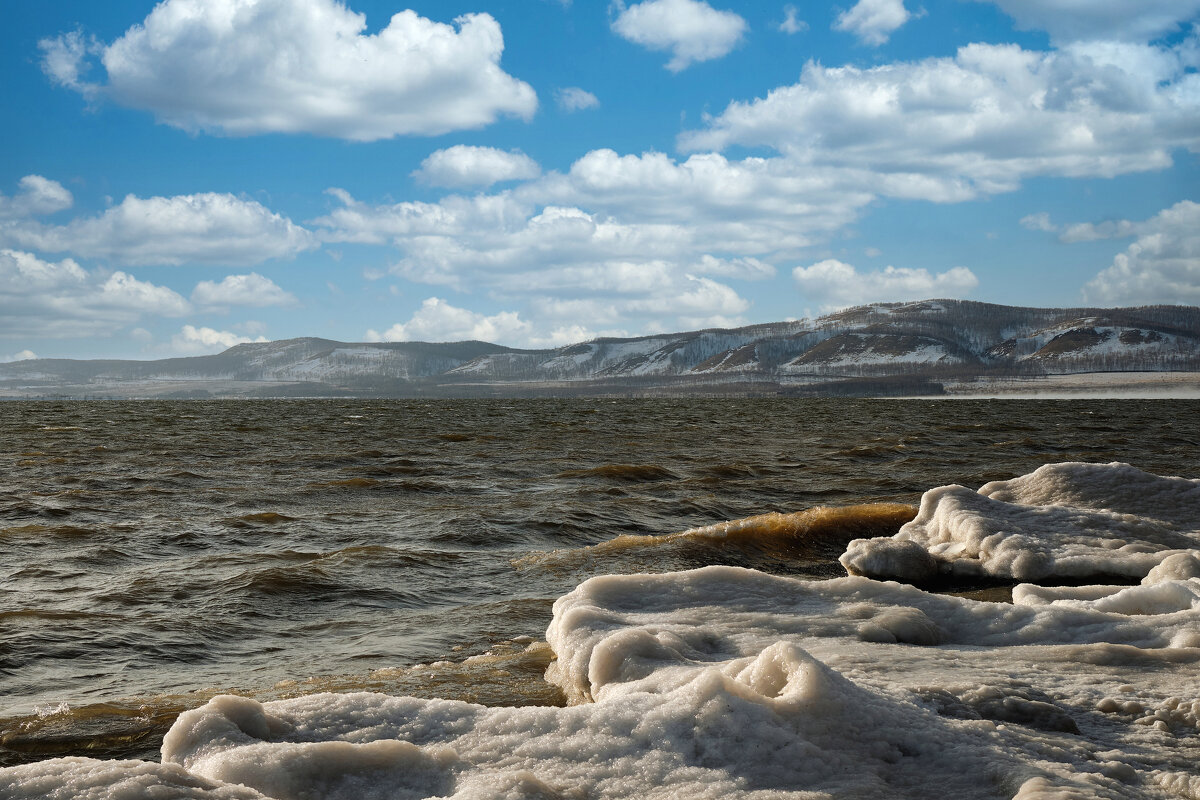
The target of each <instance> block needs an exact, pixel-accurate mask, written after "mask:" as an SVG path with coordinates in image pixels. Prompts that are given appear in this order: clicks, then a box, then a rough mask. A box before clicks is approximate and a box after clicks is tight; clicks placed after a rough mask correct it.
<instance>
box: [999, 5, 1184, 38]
mask: <svg viewBox="0 0 1200 800" xmlns="http://www.w3.org/2000/svg"><path fill="white" fill-rule="evenodd" d="M982 1H983V2H993V3H995V5H997V6H999V7H1000V8H1001V9H1002V10H1003V11H1004V12H1005V13H1006V14H1008V15H1009V16H1011V17H1013V18H1014V19H1015V20H1016V21H1017V23H1018V24H1020V25H1021V26H1022V27H1024V28H1033V29H1037V30H1044V31H1047V32H1048V33H1049V34H1050V35H1051V36H1053V37H1054V38H1055V39H1056V40H1060V41H1069V40H1087V39H1092V40H1123V41H1133V42H1148V41H1151V40H1153V39H1154V38H1156V37H1158V36H1161V35H1163V34H1167V33H1171V32H1172V31H1175V30H1177V29H1178V28H1179V27H1180V25H1181V24H1182V23H1186V22H1188V21H1190V20H1193V19H1194V18H1195V16H1196V14H1197V13H1200V0H1104V2H1088V0H982Z"/></svg>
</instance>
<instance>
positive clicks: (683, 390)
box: [0, 372, 1200, 402]
mask: <svg viewBox="0 0 1200 800" xmlns="http://www.w3.org/2000/svg"><path fill="white" fill-rule="evenodd" d="M632 383H633V382H628V383H627V382H625V381H622V380H620V379H613V380H607V381H594V380H581V381H494V382H489V381H473V382H470V383H466V382H463V383H446V382H434V381H430V382H422V383H416V384H413V385H411V386H408V387H405V389H404V390H400V391H392V392H387V391H362V390H361V389H358V390H351V389H349V388H347V389H345V390H343V391H338V390H337V387H331V386H329V385H325V384H314V383H305V382H302V381H291V382H288V381H222V380H190V381H189V380H147V381H128V382H114V383H108V384H105V383H96V384H92V385H79V386H61V387H54V391H45V389H43V387H36V386H23V387H0V400H26V401H34V400H40V401H59V402H64V401H76V402H79V401H95V400H220V399H226V400H232V399H248V400H255V399H257V400H267V399H278V400H284V399H347V400H354V399H357V400H381V399H407V400H421V399H514V400H515V399H523V398H562V399H570V398H579V399H586V398H601V399H605V398H607V399H619V398H655V397H662V398H682V397H718V398H719V397H729V398H754V397H758V398H769V397H808V398H837V397H842V398H860V399H909V400H911V399H921V400H985V399H1002V400H1051V399H1064V400H1099V399H1130V400H1136V399H1146V400H1153V399H1178V400H1189V399H1192V400H1194V399H1200V372H1081V373H1070V374H1064V375H1045V376H1037V377H1004V378H997V377H979V378H973V379H953V380H952V379H943V380H941V381H938V380H937V379H934V378H921V379H917V378H913V379H910V380H907V381H901V382H896V383H890V382H889V381H888V380H886V379H878V380H875V379H858V378H843V379H826V380H821V381H808V382H803V383H800V382H796V383H791V382H788V383H783V382H779V381H774V380H762V381H754V380H748V381H730V382H728V383H724V384H721V383H712V382H709V381H703V382H702V381H693V380H689V379H687V378H677V379H674V380H672V379H664V380H659V381H652V382H645V381H639V382H637V385H631V384H632ZM45 388H49V387H45ZM913 388H916V389H918V390H917V391H911V390H912V389H913ZM331 389H333V391H331ZM906 390H907V391H906Z"/></svg>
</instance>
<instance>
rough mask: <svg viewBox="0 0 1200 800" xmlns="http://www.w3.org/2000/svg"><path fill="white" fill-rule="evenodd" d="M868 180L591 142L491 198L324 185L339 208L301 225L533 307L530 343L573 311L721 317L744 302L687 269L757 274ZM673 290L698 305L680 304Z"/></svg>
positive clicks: (636, 318) (457, 284)
mask: <svg viewBox="0 0 1200 800" xmlns="http://www.w3.org/2000/svg"><path fill="white" fill-rule="evenodd" d="M871 182H872V176H870V175H869V174H866V173H854V172H851V171H846V170H835V169H828V168H809V167H805V166H804V165H800V166H799V167H797V166H796V165H794V164H792V163H790V162H787V161H785V160H783V159H763V158H751V159H744V160H741V161H730V160H729V159H726V158H725V157H724V156H721V155H719V154H705V155H696V156H692V157H690V158H688V159H687V160H686V161H684V162H677V161H675V160H674V159H672V158H670V157H669V156H667V155H664V154H662V153H653V152H651V153H644V154H642V155H640V156H633V155H629V156H621V155H618V154H617V153H615V152H613V151H611V150H598V151H593V152H591V153H588V154H587V155H585V156H584V157H582V158H580V159H579V160H578V161H576V162H575V164H573V165H572V167H571V168H570V170H568V171H567V172H566V173H565V174H563V173H550V174H548V175H545V176H543V177H541V178H539V179H537V180H534V181H531V182H528V183H525V184H522V185H520V186H517V187H515V188H513V189H510V190H508V191H505V192H501V193H498V194H493V195H475V196H472V197H464V196H460V195H452V196H449V197H446V198H443V199H442V200H441V201H439V202H437V203H420V202H403V203H395V204H384V205H371V204H367V203H363V202H360V201H357V200H355V199H354V198H353V197H351V196H350V195H349V194H347V193H346V192H343V191H340V190H334V191H333V192H332V194H333V196H334V197H336V198H337V199H338V200H339V201H340V203H341V206H340V207H339V208H335V209H333V210H332V211H331V212H330V213H329V214H328V215H326V216H324V217H322V218H320V219H316V220H313V221H312V223H311V224H312V225H314V226H315V227H317V228H319V229H320V235H321V236H322V238H323V239H324V240H325V241H329V242H333V241H352V242H361V243H373V244H386V243H391V244H393V245H394V246H395V247H396V248H397V249H398V251H399V257H398V259H397V260H396V261H395V262H394V263H393V264H392V265H391V268H390V270H391V271H392V272H393V273H395V274H397V275H400V276H403V277H405V278H407V279H409V280H413V281H417V282H423V283H427V284H433V285H444V286H448V287H452V288H454V289H456V290H458V291H462V292H472V291H486V292H488V293H489V294H490V295H491V296H493V297H496V298H501V299H505V300H504V301H505V302H521V301H523V302H525V303H526V306H525V307H527V308H534V307H536V308H537V309H538V312H539V313H538V315H537V319H538V321H539V328H538V330H536V331H534V332H533V333H531V334H530V336H531V339H530V340H531V341H532V340H533V338H534V337H540V338H541V339H545V338H546V336H547V334H546V332H545V328H544V325H549V326H551V327H563V326H570V325H572V324H574V323H576V322H577V321H578V320H579V319H587V320H588V324H589V325H590V326H595V327H600V326H603V327H605V329H616V328H621V329H635V330H640V331H644V330H646V329H647V328H648V327H651V326H653V327H655V328H656V329H660V330H662V329H665V330H671V329H679V328H681V327H695V326H696V324H697V323H699V324H703V325H708V324H727V323H728V322H729V321H730V320H733V319H736V318H737V317H738V316H739V315H740V314H742V313H744V312H745V309H746V308H747V306H746V305H745V301H744V300H743V299H742V298H741V297H740V296H738V292H737V290H736V289H735V288H734V286H732V285H730V286H725V285H724V283H722V284H720V286H723V287H724V288H720V287H719V286H714V285H712V284H698V283H696V281H695V279H693V278H691V277H689V276H696V278H711V279H718V280H722V281H725V279H730V280H759V279H763V278H768V277H770V276H771V275H773V274H774V270H775V268H774V266H773V264H775V263H778V262H779V261H780V260H785V259H786V260H791V261H792V262H793V263H795V259H797V258H799V257H801V255H802V254H803V253H804V252H805V249H806V248H808V247H810V246H811V245H812V244H813V243H814V240H816V239H820V238H823V237H825V236H828V235H829V234H830V232H831V231H833V230H836V229H837V228H839V227H841V226H844V225H845V224H848V223H849V222H851V221H853V219H854V218H855V215H856V213H857V212H858V210H859V209H860V208H862V207H864V206H865V205H867V204H868V203H870V202H871V200H872V198H873V197H874V196H875V195H874V194H873V191H872V189H873V187H871V186H870V183H871ZM701 288H704V291H699V289H701ZM683 295H688V296H689V297H695V298H697V299H698V300H700V301H702V302H703V303H704V304H706V305H705V308H704V309H697V308H684V307H683V306H682V305H680V304H679V303H677V302H675V301H677V300H678V298H679V297H681V296H683ZM585 301H586V302H588V303H592V304H593V305H589V306H588V307H586V308H583V307H576V308H575V309H574V310H570V311H568V310H566V309H567V308H568V304H571V303H579V302H585ZM639 301H645V302H639Z"/></svg>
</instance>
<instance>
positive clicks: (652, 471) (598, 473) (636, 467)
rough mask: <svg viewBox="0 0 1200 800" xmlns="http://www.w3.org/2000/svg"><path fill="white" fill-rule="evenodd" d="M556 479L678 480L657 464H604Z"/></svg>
mask: <svg viewBox="0 0 1200 800" xmlns="http://www.w3.org/2000/svg"><path fill="white" fill-rule="evenodd" d="M554 477H556V478H607V479H608V480H617V481H669V480H674V479H676V478H678V477H679V476H677V475H676V474H675V473H674V472H671V470H669V469H667V468H666V467H660V466H658V465H657V464H605V465H604V466H601V467H593V468H591V469H569V470H567V471H565V472H560V473H558V474H557V475H555V476H554Z"/></svg>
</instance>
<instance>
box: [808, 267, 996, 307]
mask: <svg viewBox="0 0 1200 800" xmlns="http://www.w3.org/2000/svg"><path fill="white" fill-rule="evenodd" d="M792 277H793V278H794V279H795V281H796V285H797V286H798V287H799V288H800V291H801V292H802V293H803V295H804V297H805V299H806V300H807V301H809V302H815V303H817V304H819V305H820V307H821V310H822V311H833V310H835V309H839V308H845V307H847V306H856V305H862V304H864V303H872V302H890V301H902V300H922V299H926V298H930V297H944V298H961V297H964V296H966V295H967V294H969V293H970V292H971V290H973V289H974V288H975V287H976V286H978V285H979V279H978V278H976V277H975V275H974V273H972V272H971V270H969V269H967V268H966V267H954V268H953V269H949V270H946V271H945V272H940V273H936V274H934V273H930V272H929V271H928V270H925V269H909V268H907V267H899V268H897V267H891V266H889V267H885V268H883V269H881V270H874V271H871V272H859V271H858V270H857V269H855V268H854V267H853V266H851V265H850V264H846V263H845V262H842V261H838V260H837V259H832V258H830V259H826V260H825V261H818V262H817V263H816V264H813V265H812V266H809V267H796V268H795V269H794V270H792Z"/></svg>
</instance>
